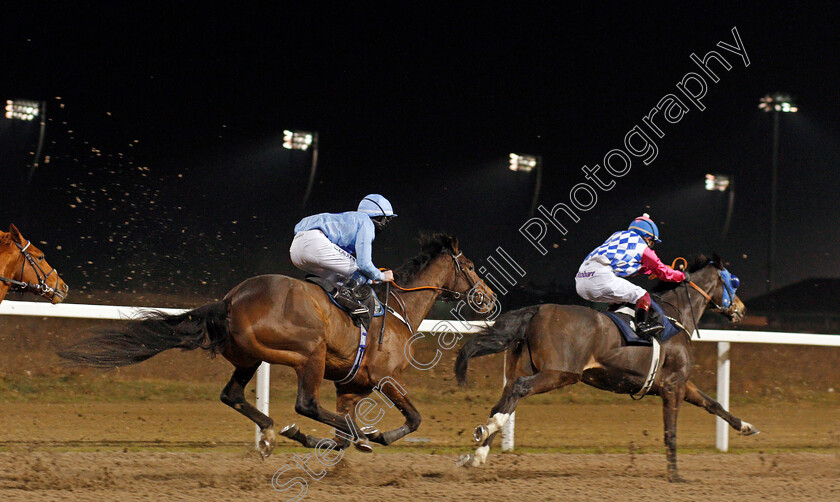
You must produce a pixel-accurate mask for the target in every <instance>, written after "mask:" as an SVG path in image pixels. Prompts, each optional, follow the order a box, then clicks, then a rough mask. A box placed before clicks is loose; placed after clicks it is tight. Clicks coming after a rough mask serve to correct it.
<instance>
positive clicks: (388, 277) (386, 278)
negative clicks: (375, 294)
mask: <svg viewBox="0 0 840 502" xmlns="http://www.w3.org/2000/svg"><path fill="white" fill-rule="evenodd" d="M382 276H383V277H382V282H393V281H394V271H393V270H385V271H384V272H382Z"/></svg>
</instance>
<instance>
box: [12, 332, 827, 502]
mask: <svg viewBox="0 0 840 502" xmlns="http://www.w3.org/2000/svg"><path fill="white" fill-rule="evenodd" d="M2 321H3V320H1V319H0V328H2V329H0V501H5V500H26V501H38V500H91V501H94V500H95V501H101V500H121V501H122V500H126V501H130V500H156V501H160V500H166V501H169V500H201V501H203V502H208V501H215V500H246V499H247V500H250V499H265V500H287V499H292V498H294V497H295V496H296V495H298V494H300V493H301V488H302V487H303V485H302V484H300V483H298V484H295V481H294V480H295V478H296V477H297V478H300V479H301V480H304V479H305V480H306V494H305V498H304V499H303V500H312V501H315V500H347V499H365V500H391V499H394V498H396V497H401V498H408V499H413V500H418V501H419V500H477V499H480V500H510V499H515V500H523V499H530V500H587V501H590V500H592V498H593V497H599V498H602V499H604V500H634V499H643V498H657V499H662V498H664V499H666V500H704V501H706V500H738V501H741V500H744V501H750V500H761V501H766V500H785V501H792V500H797V501H798V500H840V396H838V393H837V392H835V390H834V389H835V388H838V389H840V378H838V373H837V368H838V367H840V351H837V350H824V349H822V348H818V347H782V346H763V347H762V346H748V345H746V344H742V345H735V346H733V349H732V352H733V385H732V391H733V402H732V410H733V412H734V413H735V414H736V415H737V416H739V417H742V418H744V419H745V420H748V421H750V422H752V423H753V424H754V425H755V426H757V427H758V428H759V429H760V430H761V431H762V433H761V434H760V435H758V436H753V437H748V438H744V437H740V436H737V435H736V434H735V433H734V432H733V433H731V434H730V453H726V454H721V453H717V452H715V450H714V419H713V418H712V417H711V416H709V415H708V414H707V413H706V412H705V411H703V410H700V409H698V408H695V407H693V406H690V405H684V406H683V407H682V408H681V411H680V417H679V428H678V448H679V462H680V470H681V474H682V475H683V476H684V477H685V478H686V479H687V480H688V483H683V484H669V483H667V482H666V480H665V471H666V464H665V455H664V453H663V450H664V449H663V446H662V419H661V401H660V400H659V399H658V398H656V397H651V398H646V399H644V400H642V401H638V402H634V401H631V400H630V399H629V398H627V397H626V396H615V395H612V394H609V393H604V392H600V391H595V390H593V389H589V388H587V387H585V386H582V385H578V386H574V387H572V388H569V389H563V390H562V391H559V392H553V393H549V394H546V395H542V396H535V397H533V398H529V399H527V400H525V401H524V402H523V403H521V405H520V406H519V408H518V411H517V416H516V452H515V453H513V454H500V453H499V450H498V442H497V444H496V445H495V446H496V448H494V450H493V451H492V452H491V454H490V457H489V459H488V463H487V464H486V465H485V466H483V467H481V468H476V469H466V468H457V467H456V466H455V461H456V459H457V458H458V457H459V456H460V455H461V454H463V453H466V452H471V451H472V450H473V448H474V445H473V442H472V441H471V434H472V429H473V427H474V426H475V425H477V424H478V423H483V422H484V421H485V420H486V417H487V414H488V411H489V409H490V407H491V406H492V405H493V403H494V402H495V400H496V399H497V398H498V394H499V391H500V386H501V381H500V374H499V369H500V366H501V359H500V358H498V357H495V356H494V357H488V358H482V359H479V360H476V361H474V364H472V365H471V367H470V380H471V385H470V386H469V387H467V388H459V387H457V386H456V385H455V384H454V382H453V378H452V370H451V368H452V362H453V358H454V353H447V354H445V355H444V359H443V360H442V361H441V363H440V364H439V365H438V366H436V367H435V368H434V369H432V370H430V371H427V372H420V371H416V370H414V371H411V372H409V373H408V374H407V375H406V382H405V383H406V387H407V388H408V390H409V393H410V395H411V396H412V397H413V400H414V402H415V404H416V405H417V407H418V409H419V410H420V412H421V413H422V415H423V423H422V425H421V427H420V429H419V430H418V431H417V432H416V433H414V434H412V435H411V436H409V437H407V438H405V439H404V440H401V441H400V442H398V443H396V444H395V445H393V446H391V447H389V448H385V447H381V446H378V445H377V446H376V447H375V450H374V453H372V454H363V453H360V452H357V451H355V450H353V451H348V452H347V453H345V454H344V456H343V457H342V458H341V460H340V461H338V462H337V463H336V464H335V465H333V466H327V467H324V466H323V465H322V464H321V463H319V462H318V460H317V459H315V457H314V456H310V457H308V460H305V462H306V465H308V466H309V468H310V469H312V471H313V473H314V474H313V475H314V476H317V475H318V474H319V472H320V471H321V470H323V471H324V475H323V477H322V478H321V479H313V478H312V477H311V476H310V475H308V474H306V473H305V472H304V471H303V470H302V469H301V467H300V466H299V465H298V464H297V463H296V459H297V461H301V459H302V458H303V456H304V455H306V454H308V453H311V452H309V451H307V450H303V449H298V448H293V447H292V446H291V445H290V443H289V442H288V441H286V440H285V439H283V438H280V440H279V442H278V448H277V449H276V450H275V453H274V455H272V456H271V457H270V458H269V459H267V460H265V461H262V460H261V459H260V458H259V456H258V455H257V454H256V453H255V452H254V450H253V440H254V429H253V426H252V425H251V424H250V423H249V422H248V421H247V420H246V419H245V418H244V417H242V416H240V415H238V414H237V413H236V412H234V411H233V410H231V409H229V408H228V407H226V406H224V405H223V404H221V403H220V402H219V401H218V393H219V391H220V390H221V388H222V386H223V385H224V383H225V382H226V381H227V379H228V378H229V376H230V371H231V367H230V365H229V364H228V363H227V362H226V361H224V360H222V359H212V360H211V359H207V358H206V357H204V356H203V355H202V354H200V353H181V352H170V353H165V354H161V355H160V356H156V357H155V358H153V359H152V360H150V361H147V362H145V363H143V364H140V365H137V366H136V367H133V368H126V369H122V370H120V371H114V372H104V373H103V372H95V371H88V370H82V371H80V370H77V369H68V368H66V367H62V366H61V365H59V364H58V361H57V359H56V357H55V355H54V350H55V347H56V346H58V345H60V344H61V343H66V342H67V341H69V340H72V339H73V337H75V336H78V331H79V329H81V328H83V327H85V326H84V325H83V323H82V322H81V321H72V322H65V323H63V324H62V323H58V322H55V321H52V320H42V319H33V320H25V319H12V320H5V323H6V325H5V326H3V325H2ZM30 324H31V325H32V326H28V325H30ZM426 349H428V348H426ZM696 349H697V351H698V355H697V367H696V368H695V378H694V380H695V381H696V382H697V383H698V384H699V385H700V386H701V387H702V388H704V389H706V390H708V391H713V389H714V372H713V371H712V370H713V368H714V364H713V361H714V344H697V347H696ZM419 356H420V357H426V358H427V359H429V357H428V356H429V353H428V352H426V353H424V352H423V351H421V353H420V354H419ZM331 387H332V386H331V385H330V384H329V383H325V384H324V386H323V388H322V399H323V401H324V405H325V406H327V407H330V408H331V407H333V406H334V397H333V395H332V394H333V393H332V389H331ZM294 388H295V385H294V378H293V375H292V374H291V371H290V370H288V368H273V369H272V386H271V415H272V416H273V417H274V419H275V421H276V423H277V426H278V428H279V427H282V426H283V425H285V424H287V423H291V422H297V423H299V424H300V425H301V426H302V427H303V428H304V431H306V432H308V433H312V434H317V435H321V436H326V435H328V434H329V430H327V428H325V427H323V426H320V425H319V424H315V423H314V422H312V421H310V420H307V419H302V418H301V417H298V416H296V415H295V414H294V411H293V402H294ZM248 392H249V394H248V397H249V399H253V386H249V388H248ZM386 411H387V413H386V415H385V418H384V419H383V421H382V423H381V424H380V425H381V427H382V428H390V427H394V426H397V425H399V424H401V422H402V420H401V417H400V416H399V414H398V413H397V412H396V411H395V410H386ZM286 467H288V469H286V470H283V469H284V468H286ZM278 470H281V472H280V473H279V474H278V475H277V476H276V478H275V479H274V482H275V485H276V486H278V487H286V488H287V490H286V491H285V492H281V491H277V490H275V489H274V487H273V486H272V478H273V476H274V475H275V473H276V472H278Z"/></svg>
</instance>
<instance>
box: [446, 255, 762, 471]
mask: <svg viewBox="0 0 840 502" xmlns="http://www.w3.org/2000/svg"><path fill="white" fill-rule="evenodd" d="M722 270H724V269H723V267H722V265H721V261H720V259H719V258H717V257H714V258H713V259H712V260H707V259H705V258H703V257H699V258H698V259H696V260H695V262H694V264H693V266H692V267H691V268H690V275H691V281H692V282H693V283H694V284H695V285H696V286H697V288H690V287H684V286H682V285H676V284H674V283H670V285H668V284H667V283H663V284H662V285H660V286H659V287H658V288H657V290H659V292H661V293H662V294H661V299H660V300H659V302H660V304H661V305H662V307H663V309H664V310H665V312H666V314H667V315H668V316H669V317H672V318H674V319H677V320H678V321H679V322H681V323H682V325H683V326H684V327H685V328H686V330H685V331H681V332H680V333H678V334H677V335H675V336H674V337H673V338H671V339H669V340H668V341H666V342H665V343H663V344H662V351H661V354H660V367H661V370H660V371H659V373H658V375H657V376H656V379H655V380H654V382H653V386H652V387H651V388H650V390H649V392H648V393H649V394H654V395H658V396H660V397H661V398H662V404H663V417H664V422H665V446H666V449H667V459H668V477H669V480H670V481H681V478H680V477H679V474H678V472H677V410H678V409H679V405H680V403H681V402H682V401H683V400H685V401H688V402H689V403H691V404H694V405H696V406H700V407H702V408H704V409H705V410H706V411H708V412H709V413H712V414H714V415H717V416H719V417H721V418H722V419H724V420H726V421H727V422H728V423H729V425H731V426H732V428H734V429H735V430H737V431H739V432H740V433H741V434H743V435H747V436H749V435H752V434H756V433H757V432H758V430H757V429H755V428H754V427H753V426H752V425H751V424H749V423H747V422H745V421H743V420H741V419H739V418H736V417H734V416H733V415H731V414H730V413H729V412H727V411H726V410H724V409H723V407H722V406H721V405H720V404H719V403H718V402H717V401H715V400H714V399H712V398H711V397H709V396H708V395H706V394H705V393H703V392H702V391H701V390H699V389H698V388H697V387H696V386H695V385H694V384H693V383H691V382H690V381H689V377H690V375H691V369H692V367H693V366H694V355H693V350H692V347H691V340H690V337H689V333H692V332H694V330H695V319H699V318H700V316H702V315H703V311H704V310H705V309H706V307H707V306H708V305H709V303H711V302H714V304H715V306H716V308H715V310H716V311H719V312H720V313H721V314H723V315H725V316H727V317H728V318H729V319H730V320H731V321H732V322H738V321H740V320H741V319H742V318H743V316H744V312H745V308H744V304H743V303H741V300H740V299H739V298H738V297H737V296H734V295H733V296H734V298H733V299H732V302H731V304H730V305H729V306H728V307H727V308H718V307H717V306H718V305H720V304H721V303H722V297H723V293H724V284H723V278H722V276H721V274H720V271H722ZM689 299H690V301H689ZM505 350H507V355H506V367H505V375H506V377H507V385H506V386H505V388H504V391H503V392H502V398H501V399H500V400H499V402H498V403H497V404H496V406H494V407H493V409H492V411H491V412H490V420H489V422H488V424H487V425H486V426H485V425H479V426H478V427H477V428H476V432H475V438H476V441H478V442H480V443H482V444H481V446H480V447H479V448H478V449H477V450H476V452H475V454H474V455H471V456H467V457H464V458H462V463H464V464H466V465H473V466H477V465H481V464H483V463H484V462H485V461H486V458H487V454H488V452H489V451H490V446H491V445H492V443H493V439H494V438H495V436H496V434H497V433H498V431H499V430H500V429H501V428H502V426H503V425H504V423H505V422H506V421H507V419H508V417H509V416H510V414H511V413H513V411H514V410H515V409H516V405H517V403H518V402H519V401H520V400H521V399H523V398H526V397H528V396H532V395H534V394H541V393H543V392H548V391H550V390H554V389H559V388H561V387H565V386H567V385H572V384H575V383H578V382H581V381H582V382H584V383H586V384H588V385H591V386H593V387H596V388H598V389H602V390H608V391H611V392H616V393H619V394H633V393H637V392H638V391H639V390H640V388H642V386H643V384H644V382H645V379H646V377H647V375H648V372H649V369H650V366H651V357H652V348H651V347H646V346H628V345H627V343H626V342H625V341H624V338H623V337H622V336H621V334H620V333H619V331H618V328H616V326H615V324H613V322H612V321H611V320H610V319H609V318H608V317H607V316H605V315H603V314H601V313H599V312H597V311H595V310H593V309H590V308H587V307H581V306H574V305H551V304H547V305H537V306H532V307H526V308H523V309H519V310H515V311H512V312H509V313H506V314H504V315H502V316H500V317H499V319H498V320H497V321H496V323H495V324H494V325H493V326H492V327H490V328H487V329H485V330H483V332H482V333H480V334H479V335H477V336H475V337H473V338H471V339H470V340H469V341H468V342H467V343H466V344H465V345H464V347H463V348H462V349H461V351H460V353H459V354H458V359H457V361H456V364H455V374H456V376H457V378H458V381H459V382H460V383H462V384H464V383H466V379H467V365H468V364H469V360H470V359H471V358H473V357H478V356H483V355H487V354H494V353H498V352H502V351H505Z"/></svg>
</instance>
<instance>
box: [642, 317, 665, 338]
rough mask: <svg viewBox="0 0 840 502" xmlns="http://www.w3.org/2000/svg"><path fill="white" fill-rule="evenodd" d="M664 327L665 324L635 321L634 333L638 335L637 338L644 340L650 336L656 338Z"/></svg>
mask: <svg viewBox="0 0 840 502" xmlns="http://www.w3.org/2000/svg"><path fill="white" fill-rule="evenodd" d="M664 329H665V326H663V325H661V324H654V323H651V322H649V321H645V322H641V323H636V334H637V335H639V338H644V339H646V340H650V339H652V338H657V339H658V337H659V335H660V334H661V333H662V331H663V330H664Z"/></svg>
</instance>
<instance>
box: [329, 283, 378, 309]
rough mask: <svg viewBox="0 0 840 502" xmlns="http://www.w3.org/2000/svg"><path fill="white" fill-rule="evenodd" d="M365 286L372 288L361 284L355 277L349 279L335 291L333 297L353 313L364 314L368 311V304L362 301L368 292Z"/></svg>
mask: <svg viewBox="0 0 840 502" xmlns="http://www.w3.org/2000/svg"><path fill="white" fill-rule="evenodd" d="M365 288H367V289H370V287H369V286H368V285H367V284H359V283H358V282H356V281H355V280H353V279H347V280H346V281H345V282H344V284H343V285H341V286H339V287H338V289H337V290H336V291H335V293H334V294H333V298H335V301H336V302H338V304H339V305H341V306H342V307H344V308H345V309H347V311H348V312H350V314H351V315H354V316H364V315H366V314H367V313H368V308H367V306H366V305H365V304H363V303H361V300H363V299H364V298H365V296H366V293H367V291H365Z"/></svg>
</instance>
